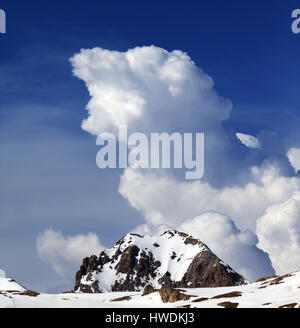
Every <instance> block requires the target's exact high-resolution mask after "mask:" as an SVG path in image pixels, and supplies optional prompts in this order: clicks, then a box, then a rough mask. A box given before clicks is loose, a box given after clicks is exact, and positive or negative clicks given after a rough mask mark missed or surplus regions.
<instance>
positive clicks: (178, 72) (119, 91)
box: [71, 46, 231, 135]
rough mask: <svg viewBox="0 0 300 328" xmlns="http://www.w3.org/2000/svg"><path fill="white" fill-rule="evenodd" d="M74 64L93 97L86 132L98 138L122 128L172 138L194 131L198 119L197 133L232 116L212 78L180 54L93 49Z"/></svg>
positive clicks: (146, 49) (149, 49) (144, 49)
mask: <svg viewBox="0 0 300 328" xmlns="http://www.w3.org/2000/svg"><path fill="white" fill-rule="evenodd" d="M71 64H72V66H73V73H74V75H75V76H76V77H78V78H80V79H82V80H83V81H84V82H85V84H86V86H87V88H88V90H89V93H90V96H91V100H90V102H89V103H88V105H87V110H88V113H89V117H88V118H87V119H86V120H85V121H84V122H83V123H82V128H83V129H84V130H86V131H88V132H90V133H92V134H95V135H98V134H100V133H102V132H104V131H106V130H107V129H110V130H111V129H112V128H115V127H118V126H119V125H121V124H126V125H128V128H129V129H131V128H133V129H135V131H137V129H138V131H143V132H144V131H145V130H146V131H151V132H152V131H153V129H154V131H164V132H168V131H169V130H170V129H173V128H174V127H176V126H177V127H178V128H181V129H187V128H188V130H190V129H191V123H193V120H191V117H195V115H196V117H197V119H196V120H195V121H194V124H193V125H194V127H195V128H199V127H201V126H206V127H208V125H214V126H215V125H216V122H221V121H223V120H225V119H226V118H228V116H229V113H230V110H231V102H230V101H229V100H225V99H223V98H222V97H219V96H218V95H217V93H216V92H215V90H214V88H213V87H214V83H213V80H212V79H211V77H209V76H208V75H207V74H205V73H204V72H203V71H202V70H201V69H200V68H198V67H197V66H196V65H195V63H194V62H193V61H192V60H191V58H190V57H189V56H188V55H187V54H186V53H184V52H182V51H179V50H175V51H172V52H168V51H166V50H164V49H162V48H158V47H155V46H150V47H136V48H134V49H129V50H128V51H126V52H118V51H109V50H105V49H102V48H94V49H91V50H81V52H80V53H79V54H76V55H74V56H73V57H72V58H71ZM162 113H163V114H162ZM203 123H205V124H203Z"/></svg>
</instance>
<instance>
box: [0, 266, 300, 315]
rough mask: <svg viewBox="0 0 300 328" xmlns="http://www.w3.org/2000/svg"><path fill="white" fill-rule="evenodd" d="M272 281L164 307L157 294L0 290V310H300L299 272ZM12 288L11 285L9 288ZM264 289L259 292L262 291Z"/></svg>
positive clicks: (208, 291)
mask: <svg viewBox="0 0 300 328" xmlns="http://www.w3.org/2000/svg"><path fill="white" fill-rule="evenodd" d="M272 281H273V279H269V280H266V281H261V282H257V283H252V284H249V285H243V286H236V287H219V288H190V289H189V288H187V289H184V291H185V293H186V294H188V295H193V297H191V298H190V299H189V300H187V301H179V302H175V303H163V302H162V300H161V298H160V295H159V293H158V292H154V293H152V294H148V295H147V296H142V293H141V292H112V293H102V294H84V293H65V294H55V295H50V294H40V295H38V296H36V297H32V296H25V295H18V293H17V292H7V291H3V290H0V307H17V308H39V307H43V308H45V307H49V308H51V307H52V308H53V307H57V308H84V307H96V308H153V307H165V308H170V307H182V306H186V305H190V306H191V308H193V307H197V308H214V307H221V306H220V305H218V304H219V303H222V302H231V303H238V308H260V307H265V308H277V307H279V306H282V305H286V304H291V303H295V308H297V307H299V306H300V292H299V291H300V290H299V287H300V271H298V272H294V273H292V274H291V276H287V277H286V278H283V279H282V280H281V281H280V283H279V284H273V285H270V283H271V282H272ZM5 284H8V285H6V286H5V287H6V288H7V287H9V288H12V287H18V286H19V287H18V288H19V292H20V291H22V290H24V289H23V287H21V286H20V285H18V284H17V283H11V282H9V281H7V282H5ZM11 284H12V285H11ZM264 286H267V287H265V288H260V287H264ZM233 291H237V292H240V293H241V296H238V297H230V298H228V297H227V298H226V297H224V298H217V299H212V298H213V297H214V296H217V295H221V294H226V293H230V292H233ZM124 296H129V297H131V298H130V299H129V300H123V301H116V302H114V301H112V300H114V299H116V298H120V297H124ZM200 297H201V298H208V300H206V301H202V302H193V300H196V299H197V298H200Z"/></svg>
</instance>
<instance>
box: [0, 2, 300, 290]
mask: <svg viewBox="0 0 300 328" xmlns="http://www.w3.org/2000/svg"><path fill="white" fill-rule="evenodd" d="M0 6H1V8H2V9H4V10H5V11H6V15H7V34H6V35H0V100H1V102H0V149H1V158H0V177H1V181H2V183H1V187H0V267H1V268H3V269H4V270H5V271H6V273H7V275H8V276H11V277H14V278H15V279H17V280H20V281H21V282H23V283H24V284H25V285H27V286H29V287H31V288H38V289H44V290H46V289H47V288H48V289H50V290H51V288H52V287H53V288H54V289H55V288H58V287H57V286H59V284H62V285H63V284H65V281H64V280H63V279H62V278H60V277H58V276H57V275H56V274H55V272H52V271H51V269H50V268H49V266H48V265H47V264H45V263H43V262H41V261H40V260H39V257H38V254H37V251H36V237H37V235H38V234H39V233H40V232H41V231H43V230H45V229H48V228H49V227H52V228H53V229H55V230H61V231H62V232H63V233H64V234H66V235H72V234H78V233H84V234H85V233H88V232H95V233H97V234H98V235H99V236H100V238H101V241H102V242H103V243H104V244H105V245H110V244H112V243H113V242H114V241H116V240H118V239H119V237H121V235H123V234H124V233H126V232H127V231H128V230H130V229H132V228H133V227H135V226H136V225H138V224H140V223H142V222H143V218H142V216H141V214H140V213H138V212H137V211H135V210H134V209H133V208H131V207H130V206H129V204H128V202H127V200H125V199H124V198H123V197H122V196H121V195H119V194H118V192H117V190H118V184H119V175H120V174H121V172H119V171H117V170H109V171H101V170H99V169H98V168H97V167H96V164H95V155H96V151H97V148H96V145H95V138H94V137H92V136H91V135H89V134H87V133H86V132H85V131H83V130H82V129H81V128H80V125H81V121H82V120H83V119H84V118H85V117H86V115H87V113H86V111H85V110H84V108H85V106H86V103H87V102H88V100H89V96H88V92H87V90H86V88H85V87H84V84H83V83H82V81H79V80H78V79H76V78H74V77H73V76H72V69H71V65H70V63H69V58H70V57H72V56H73V55H74V54H75V53H77V52H78V51H80V49H81V48H93V47H95V46H100V47H102V48H106V49H110V50H119V51H126V50H127V49H129V48H133V47H136V46H143V45H152V44H154V45H156V46H159V47H162V48H164V49H167V50H169V51H171V50H174V49H180V50H182V51H186V52H187V53H188V54H189V55H190V56H191V58H192V59H193V60H194V61H195V62H196V63H197V65H198V66H200V67H201V68H203V69H204V70H205V72H207V73H208V74H209V75H210V76H211V77H212V78H213V79H214V81H215V84H216V85H215V87H216V89H217V91H218V93H219V94H221V95H223V96H224V97H228V98H230V99H231V101H232V103H233V106H234V107H233V111H232V114H231V117H230V119H229V120H228V121H227V122H226V123H225V125H226V126H228V127H231V128H233V129H234V130H235V131H238V132H239V131H241V132H244V133H249V134H256V133H258V132H259V131H260V130H262V129H272V130H276V131H278V133H279V135H280V136H281V137H282V138H283V140H284V143H285V144H286V145H287V146H288V147H290V146H300V141H299V128H298V127H299V124H300V119H299V110H300V108H299V106H300V105H299V104H300V92H299V77H300V65H299V58H300V35H295V34H293V33H292V32H291V22H292V19H291V17H290V16H291V12H292V10H293V9H295V8H297V7H299V2H298V1H272V3H271V2H269V1H264V2H263V3H262V1H251V2H248V3H247V4H246V3H245V2H242V1H237V0H236V1H226V2H225V1H215V0H212V1H202V0H199V1H163V2H162V1H151V2H145V1H143V2H141V1H114V2H111V3H108V2H106V1H91V0H87V1H85V2H83V1H72V2H69V1H64V2H63V3H62V1H56V0H54V1H51V2H45V3H43V2H41V1H33V0H28V1H26V2H25V1H14V2H12V1H5V0H4V1H2V2H1V5H0ZM112 204H113V206H111V205H112ZM123 218H124V219H123ZM125 218H126V219H125Z"/></svg>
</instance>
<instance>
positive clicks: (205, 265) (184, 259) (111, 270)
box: [74, 230, 247, 293]
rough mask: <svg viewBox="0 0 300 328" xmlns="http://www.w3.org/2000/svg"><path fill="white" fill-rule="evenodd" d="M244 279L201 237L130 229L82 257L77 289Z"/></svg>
mask: <svg viewBox="0 0 300 328" xmlns="http://www.w3.org/2000/svg"><path fill="white" fill-rule="evenodd" d="M246 283H247V281H246V279H245V278H244V277H242V276H241V275H240V274H238V273H237V272H235V271H234V270H233V269H232V268H231V267H230V266H229V265H227V264H225V263H224V262H223V261H222V260H220V259H219V258H218V257H217V256H216V255H215V254H214V253H213V252H212V251H211V250H210V249H209V248H208V247H207V246H206V245H205V244H204V243H202V242H201V241H200V240H199V239H196V238H193V237H192V236H189V235H187V234H185V233H182V232H178V231H175V230H168V231H165V232H164V233H163V234H161V235H158V236H157V235H140V234H134V233H129V234H127V235H125V236H124V237H123V238H122V239H120V240H119V241H118V242H117V243H116V244H115V245H114V246H113V247H112V248H110V249H107V250H104V251H102V252H101V253H100V255H99V256H98V257H97V256H96V255H92V256H90V257H87V258H85V259H83V262H82V265H81V267H80V270H79V271H78V272H77V274H76V278H75V288H74V290H75V291H78V292H85V293H102V292H111V291H141V290H151V289H159V288H164V287H176V288H198V287H226V286H237V285H243V284H246Z"/></svg>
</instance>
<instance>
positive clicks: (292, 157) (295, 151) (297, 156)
mask: <svg viewBox="0 0 300 328" xmlns="http://www.w3.org/2000/svg"><path fill="white" fill-rule="evenodd" d="M287 157H288V159H289V161H290V162H291V164H292V166H293V168H294V170H295V172H298V171H299V170H300V149H299V148H290V149H289V151H288V153H287Z"/></svg>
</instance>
